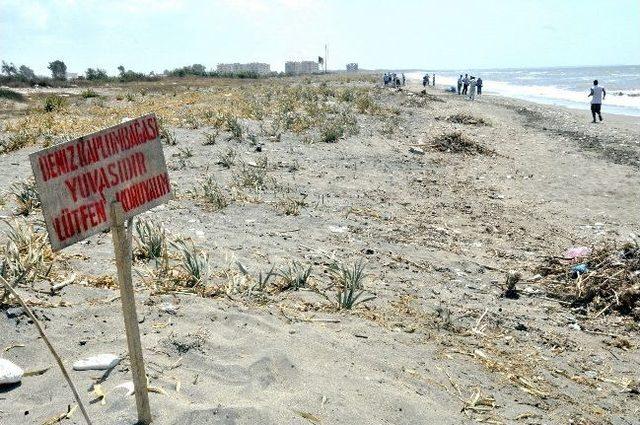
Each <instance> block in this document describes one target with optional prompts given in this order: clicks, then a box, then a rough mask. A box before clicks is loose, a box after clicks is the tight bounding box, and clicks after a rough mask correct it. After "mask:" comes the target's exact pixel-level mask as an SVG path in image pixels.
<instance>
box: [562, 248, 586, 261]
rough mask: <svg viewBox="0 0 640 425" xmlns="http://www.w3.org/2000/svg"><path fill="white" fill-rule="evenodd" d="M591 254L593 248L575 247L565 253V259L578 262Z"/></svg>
mask: <svg viewBox="0 0 640 425" xmlns="http://www.w3.org/2000/svg"><path fill="white" fill-rule="evenodd" d="M589 254H591V248H589V247H586V246H575V247H572V248H569V249H568V250H567V252H565V253H564V258H566V259H567V260H577V259H579V258H584V257H587V256H589Z"/></svg>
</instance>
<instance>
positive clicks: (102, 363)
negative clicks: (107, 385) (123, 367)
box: [73, 354, 120, 371]
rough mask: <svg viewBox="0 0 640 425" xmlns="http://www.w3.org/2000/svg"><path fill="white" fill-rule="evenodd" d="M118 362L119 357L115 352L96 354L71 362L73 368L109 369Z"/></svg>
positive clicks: (79, 369)
mask: <svg viewBox="0 0 640 425" xmlns="http://www.w3.org/2000/svg"><path fill="white" fill-rule="evenodd" d="M118 363H120V357H119V356H116V355H115V354H98V355H97V356H92V357H87V358H85V359H82V360H78V361H77V362H75V363H74V364H73V370H78V371H81V370H109V369H113V368H114V367H116V366H117V365H118Z"/></svg>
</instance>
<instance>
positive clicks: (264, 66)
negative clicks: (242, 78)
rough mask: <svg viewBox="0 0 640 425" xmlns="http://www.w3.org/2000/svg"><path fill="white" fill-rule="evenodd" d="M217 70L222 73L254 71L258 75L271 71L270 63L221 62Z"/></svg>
mask: <svg viewBox="0 0 640 425" xmlns="http://www.w3.org/2000/svg"><path fill="white" fill-rule="evenodd" d="M217 71H218V73H220V74H237V73H239V72H252V73H255V74H258V75H266V74H269V73H270V72H271V66H270V65H269V64H268V63H258V62H251V63H219V64H218V67H217Z"/></svg>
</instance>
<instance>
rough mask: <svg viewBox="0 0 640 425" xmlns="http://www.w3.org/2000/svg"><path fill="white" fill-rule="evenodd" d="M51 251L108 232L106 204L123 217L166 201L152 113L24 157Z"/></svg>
mask: <svg viewBox="0 0 640 425" xmlns="http://www.w3.org/2000/svg"><path fill="white" fill-rule="evenodd" d="M29 159H30V160H31V168H32V169H33V174H34V176H35V179H36V186H37V188H38V193H39V195H40V200H41V202H42V212H43V214H44V220H45V222H46V224H47V230H48V231H49V239H50V241H51V247H52V248H53V249H54V250H56V251H57V250H60V249H62V248H64V247H66V246H69V245H72V244H74V243H76V242H78V241H81V240H83V239H85V238H87V237H89V236H91V235H93V234H96V233H98V232H101V231H103V230H105V229H108V228H109V227H110V218H109V205H110V203H111V202H114V201H118V202H120V203H121V204H122V207H123V209H124V217H125V218H131V217H133V216H134V215H136V214H140V213H141V212H143V211H146V210H148V209H151V208H153V207H155V206H157V205H160V204H161V203H163V202H166V201H167V200H168V199H170V198H171V185H170V183H169V175H168V173H167V166H166V164H165V160H164V154H163V152H162V144H161V142H160V129H159V126H158V121H157V119H156V116H155V115H154V114H149V115H145V116H142V117H139V118H135V119H133V120H131V121H127V122H124V123H122V124H119V125H116V126H113V127H109V128H107V129H104V130H101V131H98V132H96V133H93V134H89V135H88V136H84V137H80V138H79V139H76V140H71V141H69V142H66V143H61V144H59V145H54V146H51V147H49V148H46V149H43V150H41V151H38V152H34V153H32V154H31V155H29Z"/></svg>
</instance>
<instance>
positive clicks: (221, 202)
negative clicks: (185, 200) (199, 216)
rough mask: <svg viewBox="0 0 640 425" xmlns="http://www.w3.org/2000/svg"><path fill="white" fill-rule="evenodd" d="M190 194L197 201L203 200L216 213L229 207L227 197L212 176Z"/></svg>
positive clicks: (190, 191)
mask: <svg viewBox="0 0 640 425" xmlns="http://www.w3.org/2000/svg"><path fill="white" fill-rule="evenodd" d="M188 193H189V195H190V196H191V197H193V198H195V199H201V200H203V201H204V203H205V204H206V206H207V207H210V208H211V209H213V210H214V211H218V210H221V209H224V208H226V207H227V206H228V205H229V200H228V199H227V196H226V195H225V193H224V192H223V190H222V188H221V187H220V186H219V185H218V183H217V182H216V181H215V179H214V178H213V177H212V176H208V177H207V178H206V179H205V180H204V181H203V182H202V184H200V186H196V187H194V188H193V189H192V190H189V191H188Z"/></svg>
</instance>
